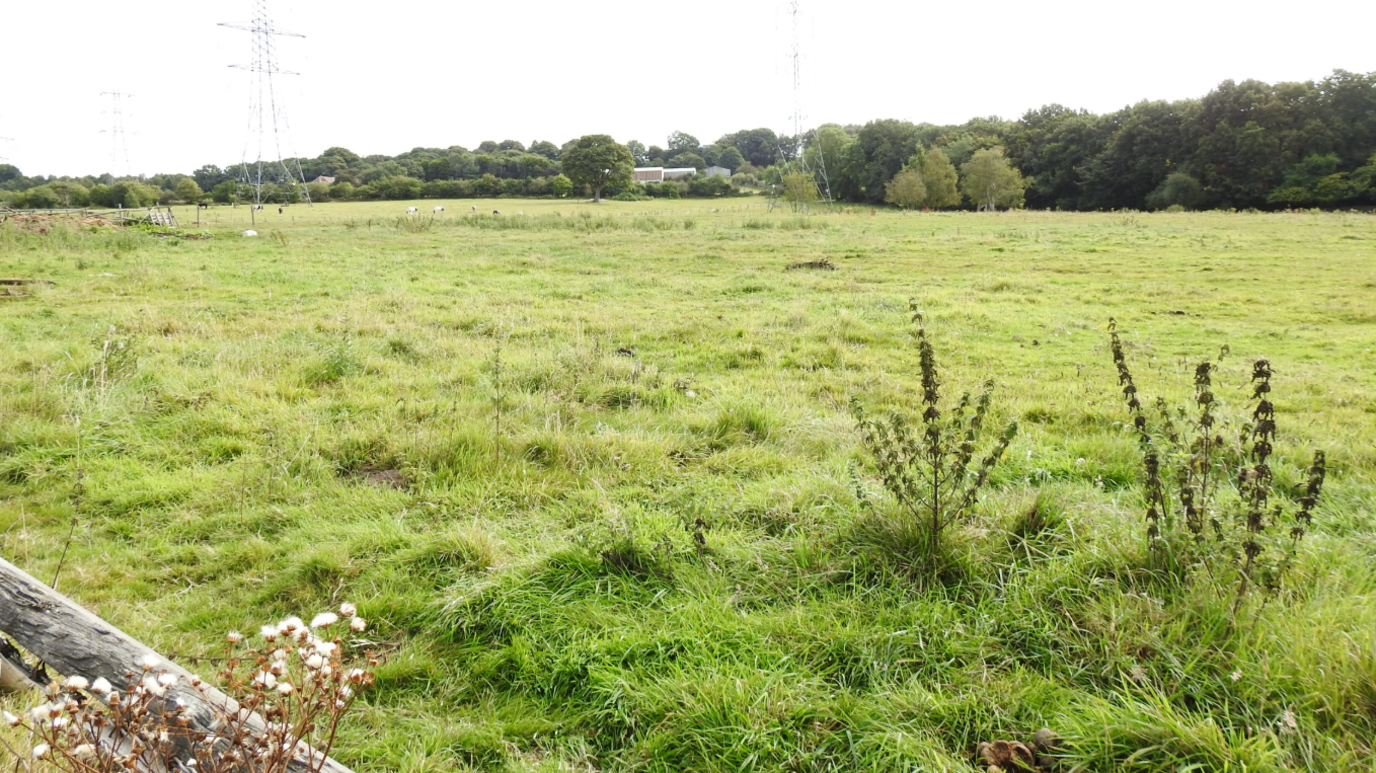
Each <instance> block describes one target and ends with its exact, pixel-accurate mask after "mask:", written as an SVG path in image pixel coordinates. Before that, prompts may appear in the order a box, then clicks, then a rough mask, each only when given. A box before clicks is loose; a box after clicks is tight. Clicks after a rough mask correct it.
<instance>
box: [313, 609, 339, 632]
mask: <svg viewBox="0 0 1376 773" xmlns="http://www.w3.org/2000/svg"><path fill="white" fill-rule="evenodd" d="M337 622H339V615H336V614H335V613H333V612H321V613H320V614H318V615H316V616H315V617H313V618H311V627H312V628H329V627H330V626H332V625H334V624H335V623H337Z"/></svg>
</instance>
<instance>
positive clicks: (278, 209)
mask: <svg viewBox="0 0 1376 773" xmlns="http://www.w3.org/2000/svg"><path fill="white" fill-rule="evenodd" d="M277 214H279V215H280V214H282V208H281V207H278V208H277Z"/></svg>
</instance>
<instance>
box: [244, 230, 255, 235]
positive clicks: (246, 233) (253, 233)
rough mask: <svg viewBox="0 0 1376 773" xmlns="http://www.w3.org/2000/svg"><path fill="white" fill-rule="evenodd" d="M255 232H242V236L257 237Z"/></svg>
mask: <svg viewBox="0 0 1376 773" xmlns="http://www.w3.org/2000/svg"><path fill="white" fill-rule="evenodd" d="M257 235H258V232H257V231H244V236H257Z"/></svg>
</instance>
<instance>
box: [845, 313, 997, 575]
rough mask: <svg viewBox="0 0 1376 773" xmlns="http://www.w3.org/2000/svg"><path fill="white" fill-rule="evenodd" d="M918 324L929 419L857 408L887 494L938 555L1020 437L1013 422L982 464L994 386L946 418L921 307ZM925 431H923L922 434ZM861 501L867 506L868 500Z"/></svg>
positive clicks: (924, 413) (989, 383)
mask: <svg viewBox="0 0 1376 773" xmlns="http://www.w3.org/2000/svg"><path fill="white" fill-rule="evenodd" d="M910 308H912V310H913V323H914V324H915V325H916V330H915V331H914V336H915V338H916V339H917V346H918V365H919V370H920V377H921V390H922V392H921V401H922V405H923V409H922V414H921V417H920V419H919V421H918V422H913V421H912V420H911V419H910V418H909V417H907V416H904V415H903V414H900V413H891V414H890V415H889V416H888V417H887V419H878V418H871V417H870V416H869V415H868V414H866V412H865V409H864V407H863V406H862V405H861V404H860V401H859V399H858V398H857V399H853V400H852V401H851V408H852V411H853V412H854V414H855V419H856V423H857V426H858V427H859V429H860V435H861V441H862V442H863V443H864V445H865V447H866V448H867V449H868V450H869V451H870V453H871V454H873V456H874V459H875V465H876V466H877V467H878V469H879V474H880V477H881V479H882V480H883V483H884V487H885V488H886V489H888V491H889V493H890V494H892V495H893V497H894V499H896V500H897V502H898V504H899V506H900V507H901V508H902V509H903V510H904V511H906V512H907V513H908V515H910V516H911V517H912V518H913V519H914V522H915V523H916V524H917V525H918V527H919V529H920V530H921V531H922V532H923V533H924V534H925V538H926V540H927V542H928V547H929V548H930V549H935V548H936V547H937V546H938V545H939V544H940V541H941V535H942V532H943V531H944V530H945V529H946V528H947V527H948V526H950V525H951V524H952V523H954V522H955V521H957V520H958V519H960V518H962V517H964V516H965V515H966V514H967V513H968V512H969V510H970V508H971V507H973V506H974V504H975V501H976V499H977V497H978V495H979V492H980V490H981V489H982V488H983V487H984V486H985V485H986V484H987V483H988V482H989V476H990V474H991V473H992V472H993V469H994V467H996V466H997V465H998V462H999V460H1000V459H1002V457H1003V454H1004V452H1006V451H1007V450H1008V445H1009V443H1011V442H1012V440H1013V438H1014V437H1015V436H1016V435H1017V430H1018V425H1017V422H1011V423H1009V424H1008V426H1007V427H1006V428H1005V429H1004V431H1003V433H1002V434H1001V435H1000V436H999V438H998V440H997V441H995V443H994V444H993V446H992V447H990V448H989V449H988V450H987V452H986V453H985V454H984V456H983V457H982V458H979V461H978V462H976V459H977V458H978V457H979V450H980V445H981V443H980V440H981V435H982V433H983V430H984V423H985V419H986V418H987V416H988V414H989V411H990V407H991V393H992V391H993V386H994V384H993V381H986V382H985V383H984V389H983V391H982V392H980V394H979V395H978V396H977V397H974V398H972V397H971V395H970V394H969V393H966V394H964V395H962V396H961V398H960V401H959V403H958V405H957V406H956V408H955V409H954V410H953V411H951V412H950V413H949V415H946V414H943V412H942V410H941V407H940V401H941V377H940V373H939V371H938V369H937V364H936V354H935V351H934V349H933V347H932V344H931V341H930V340H929V339H928V337H927V331H926V329H925V326H924V324H923V323H924V320H923V315H922V312H920V311H918V310H917V308H916V305H915V304H911V305H910ZM919 428H920V431H919ZM857 492H858V493H861V494H862V496H861V500H862V501H864V502H866V505H868V502H867V500H866V499H865V498H864V497H863V492H861V491H860V487H859V486H858V485H857Z"/></svg>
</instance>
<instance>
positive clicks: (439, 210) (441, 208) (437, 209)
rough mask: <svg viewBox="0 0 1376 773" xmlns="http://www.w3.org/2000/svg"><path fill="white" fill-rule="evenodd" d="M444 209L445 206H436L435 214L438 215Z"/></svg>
mask: <svg viewBox="0 0 1376 773" xmlns="http://www.w3.org/2000/svg"><path fill="white" fill-rule="evenodd" d="M443 211H444V207H435V214H436V215H438V214H439V213H441V212H443Z"/></svg>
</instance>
